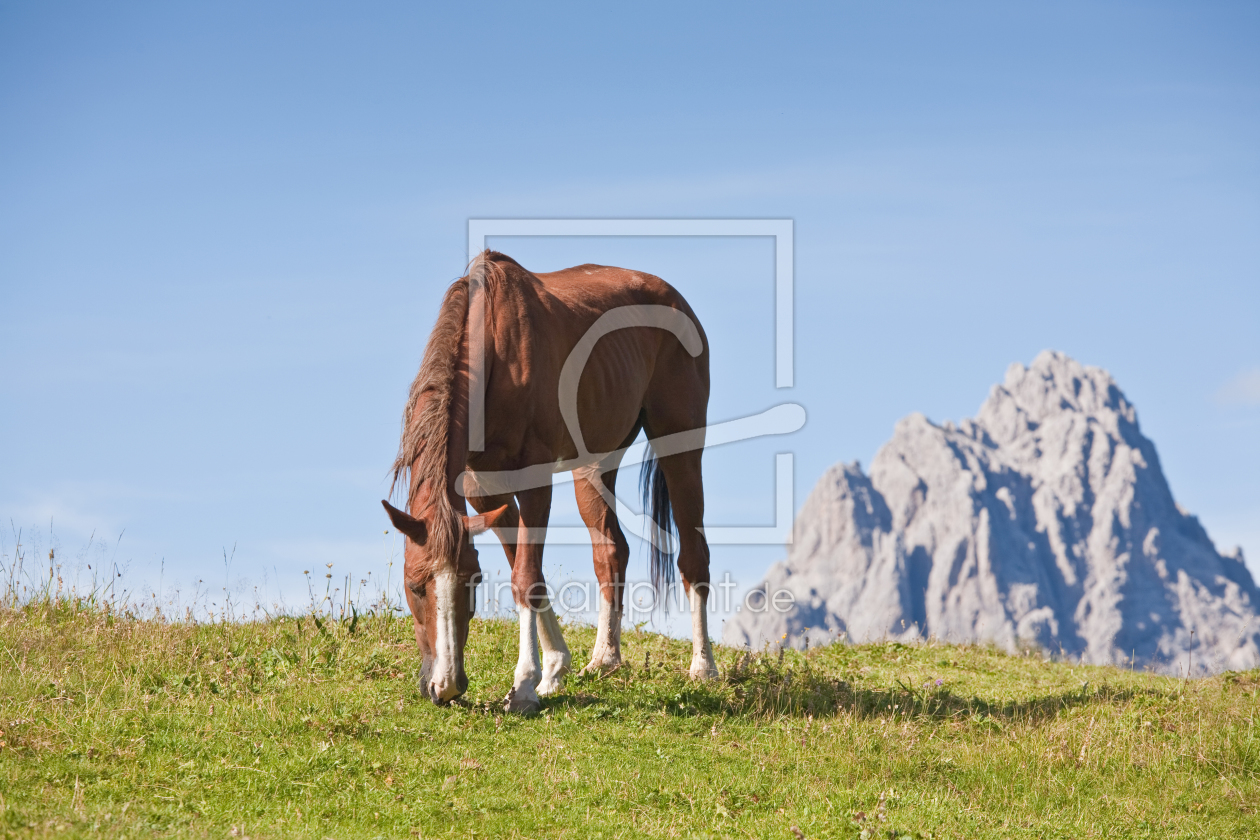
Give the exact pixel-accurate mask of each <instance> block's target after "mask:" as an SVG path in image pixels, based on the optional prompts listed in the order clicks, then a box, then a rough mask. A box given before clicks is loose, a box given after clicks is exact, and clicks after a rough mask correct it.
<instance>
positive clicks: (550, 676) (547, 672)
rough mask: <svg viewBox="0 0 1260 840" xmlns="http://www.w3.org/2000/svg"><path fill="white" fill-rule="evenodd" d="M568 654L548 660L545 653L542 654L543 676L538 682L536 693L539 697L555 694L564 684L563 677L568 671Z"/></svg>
mask: <svg viewBox="0 0 1260 840" xmlns="http://www.w3.org/2000/svg"><path fill="white" fill-rule="evenodd" d="M569 662H570V659H569V656H568V654H565V655H563V656H556V657H553V658H552V659H551V661H548V658H547V655H546V654H544V655H543V678H542V680H541V681H539V683H538V694H539V696H540V697H547V696H548V695H551V694H555V693H556V692H557V691H559V690H560V688H561V686H563V685H564V678H565V676H566V675H567V674H568V673H569V671H570V668H569Z"/></svg>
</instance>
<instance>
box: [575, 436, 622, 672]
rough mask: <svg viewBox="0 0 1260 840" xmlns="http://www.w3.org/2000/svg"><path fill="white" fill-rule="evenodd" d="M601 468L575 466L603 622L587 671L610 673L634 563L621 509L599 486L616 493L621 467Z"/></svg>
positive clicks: (618, 657) (617, 653) (618, 661)
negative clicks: (629, 569)
mask: <svg viewBox="0 0 1260 840" xmlns="http://www.w3.org/2000/svg"><path fill="white" fill-rule="evenodd" d="M636 431H637V430H636ZM597 470H598V468H594V469H587V470H582V471H578V470H574V473H573V489H574V493H575V494H576V495H577V503H578V510H579V511H580V512H581V514H582V521H583V522H585V523H586V527H587V528H588V529H589V530H590V532H591V548H592V552H593V554H594V559H595V576H596V578H598V579H599V624H598V625H597V627H596V630H595V647H594V648H593V649H592V650H591V661H590V663H589V664H587V666H586V667H585V668H583V669H582V673H583V674H607V673H609V672H610V671H614V670H616V669H617V667H618V666H620V665H621V614H622V604H623V601H624V599H625V587H626V566H628V565H629V563H630V544H629V543H628V542H626V535H625V534H623V533H622V532H621V525H620V524H619V523H618V522H617V512H616V510H614V509H613V508H611V507H609V505H608V502H607V501H606V500H605V499H604V497H603V495H601V493H600V490H599V482H601V481H602V482H603V485H604V487H605V488H606V489H607V491H608V495H609V496H611V495H612V493H613V492H614V491H615V488H616V485H617V471H616V470H615V469H614V470H609V471H608V472H606V473H604V474H603V475H602V476H600V474H599V473H598V471H597Z"/></svg>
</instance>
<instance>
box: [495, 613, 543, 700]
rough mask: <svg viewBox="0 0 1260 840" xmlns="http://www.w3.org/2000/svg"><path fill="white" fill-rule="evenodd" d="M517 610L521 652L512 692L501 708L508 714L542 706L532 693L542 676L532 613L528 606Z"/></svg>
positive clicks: (536, 633)
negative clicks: (519, 618) (519, 612)
mask: <svg viewBox="0 0 1260 840" xmlns="http://www.w3.org/2000/svg"><path fill="white" fill-rule="evenodd" d="M518 609H519V610H520V611H521V616H520V617H521V652H520V656H519V657H518V658H517V660H516V673H515V675H514V676H513V680H512V683H513V684H512V690H511V691H509V692H508V696H507V703H506V704H505V705H504V707H503V708H504V711H508V712H521V713H528V712H536V711H538V709H539V708H541V706H542V704H541V703H540V702H539V700H538V693H537V692H536V691H534V687H535V686H537V685H538V681H539V679H540V678H541V676H542V669H541V667H540V666H539V663H538V632H537V630H536V629H535V628H534V611H533V610H532V609H530V608H529V607H528V606H518Z"/></svg>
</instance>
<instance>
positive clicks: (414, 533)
mask: <svg viewBox="0 0 1260 840" xmlns="http://www.w3.org/2000/svg"><path fill="white" fill-rule="evenodd" d="M381 504H383V505H384V506H385V512H386V513H388V514H389V521H390V522H393V523H394V527H395V528H397V529H398V530H399V531H402V532H403V533H404V534H406V535H407V536H409V537H411V541H412V542H414V543H416V544H417V545H424V541H425V540H427V539H428V538H429V526H427V525H425V524H424V520H423V519H416V518H415V517H414V516H412V515H411V514H409V513H406V512H404V511H401V510H399V509H398V508H396V507H394V506H393V505H391V504H390V503H389V502H387V501H385V500H384V499H381Z"/></svg>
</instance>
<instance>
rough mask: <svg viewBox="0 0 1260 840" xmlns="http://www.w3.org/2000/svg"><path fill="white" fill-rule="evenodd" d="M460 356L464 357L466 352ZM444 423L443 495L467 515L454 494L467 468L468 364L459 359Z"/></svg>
mask: <svg viewBox="0 0 1260 840" xmlns="http://www.w3.org/2000/svg"><path fill="white" fill-rule="evenodd" d="M460 355H461V359H466V358H467V355H466V354H465V353H461V354H460ZM446 424H447V425H446V483H445V487H446V494H447V496H448V497H449V498H450V501H451V507H453V508H454V509H455V511H456V513H467V511H468V506H467V504H466V501H465V499H464V495H463V494H462V493H459V492H457V491H458V489H459V488H460V484H459V477H460V475H461V474H462V473H463V472H464V471H465V470H466V469H467V468H468V365H467V364H466V363H465V362H463V361H462V360H461V361H460V362H458V363H456V365H455V372H454V376H453V377H452V379H451V398H450V402H449V404H448V405H447V409H446Z"/></svg>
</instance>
